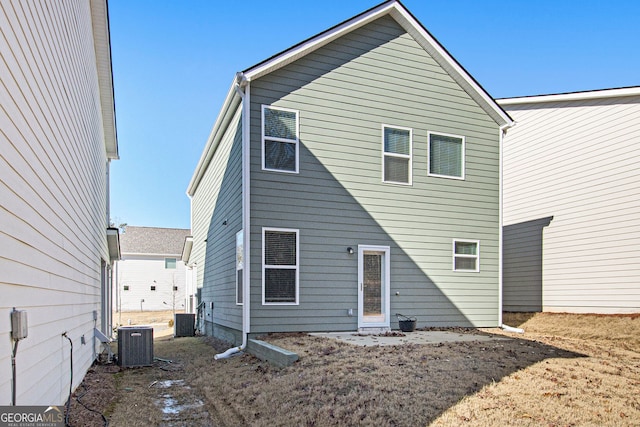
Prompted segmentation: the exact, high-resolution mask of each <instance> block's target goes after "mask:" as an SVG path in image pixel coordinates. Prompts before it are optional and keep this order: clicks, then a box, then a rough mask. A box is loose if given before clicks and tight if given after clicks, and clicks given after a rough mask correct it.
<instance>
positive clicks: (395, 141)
mask: <svg viewBox="0 0 640 427" xmlns="http://www.w3.org/2000/svg"><path fill="white" fill-rule="evenodd" d="M383 130H384V138H383V143H384V171H383V174H384V178H383V181H385V182H396V183H401V184H409V183H410V182H411V131H410V130H409V129H397V128H391V127H386V126H385V127H383Z"/></svg>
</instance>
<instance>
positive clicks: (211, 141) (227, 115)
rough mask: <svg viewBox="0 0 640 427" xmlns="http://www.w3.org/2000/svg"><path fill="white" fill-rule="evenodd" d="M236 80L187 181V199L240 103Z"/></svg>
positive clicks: (193, 190)
mask: <svg viewBox="0 0 640 427" xmlns="http://www.w3.org/2000/svg"><path fill="white" fill-rule="evenodd" d="M236 80H237V78H236V77H234V79H233V81H232V82H231V87H230V88H229V92H227V97H226V98H225V100H224V103H223V104H222V109H221V110H220V113H219V114H218V118H217V119H216V122H215V123H214V125H213V128H212V129H211V133H210V134H209V138H208V139H207V144H206V145H205V147H204V150H203V151H202V155H201V156H200V160H199V161H198V164H197V166H196V169H195V171H194V172H193V176H192V177H191V181H189V186H188V187H187V195H189V197H193V195H194V194H195V192H196V189H197V188H198V185H199V184H200V181H201V180H202V177H203V175H204V173H205V172H206V170H207V167H208V166H209V163H210V162H211V159H212V158H213V155H214V153H215V152H216V149H217V148H218V144H219V143H220V140H221V139H222V136H223V135H224V132H225V131H226V126H227V125H228V123H229V121H230V120H231V118H232V117H233V115H234V114H235V111H236V109H237V107H238V105H239V103H240V101H241V97H240V95H239V94H238V92H237V91H236V90H235V86H236Z"/></svg>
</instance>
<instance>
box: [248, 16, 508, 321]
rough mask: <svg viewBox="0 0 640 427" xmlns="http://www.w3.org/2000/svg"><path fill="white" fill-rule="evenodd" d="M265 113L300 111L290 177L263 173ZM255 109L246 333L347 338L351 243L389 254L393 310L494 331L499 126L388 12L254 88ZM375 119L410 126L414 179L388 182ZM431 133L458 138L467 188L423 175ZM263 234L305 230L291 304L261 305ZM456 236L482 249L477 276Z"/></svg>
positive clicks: (352, 296) (353, 278)
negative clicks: (456, 254)
mask: <svg viewBox="0 0 640 427" xmlns="http://www.w3.org/2000/svg"><path fill="white" fill-rule="evenodd" d="M262 105H272V106H275V107H280V108H288V109H292V110H296V111H299V121H300V128H299V141H300V142H299V144H300V145H299V150H300V153H299V154H300V158H299V173H298V174H296V175H292V174H284V173H278V172H271V171H263V170H262V169H261V151H260V150H261V147H260V132H261V125H262V124H261V120H260V117H261V106H262ZM250 114H251V122H250V130H251V208H250V215H251V230H250V232H251V233H250V240H251V255H250V268H251V331H252V332H256V333H259V332H268V331H296V330H297V331H319V330H325V331H327V330H355V329H356V327H357V272H358V264H357V256H354V255H350V254H348V253H347V250H346V248H347V247H353V248H356V247H357V245H359V244H366V245H385V246H390V248H391V313H392V314H393V313H397V312H400V313H404V314H409V315H413V316H417V317H418V322H419V323H418V325H419V326H427V325H461V326H472V325H473V326H496V325H497V322H498V252H499V245H498V232H499V204H498V203H499V148H498V145H499V130H498V125H497V124H496V123H495V122H494V121H493V120H492V119H491V118H490V117H489V115H488V114H486V112H485V111H484V110H483V109H482V108H481V107H480V106H478V105H477V103H476V102H475V101H473V100H472V98H471V97H470V96H469V95H468V94H467V93H466V92H465V91H464V90H463V89H462V88H461V87H460V86H459V85H458V84H457V83H456V82H455V81H454V80H453V79H452V78H451V77H450V76H449V75H448V74H447V73H446V71H445V70H444V69H443V68H441V67H440V65H438V63H437V62H436V61H435V60H434V59H433V58H432V57H431V56H429V55H428V53H427V52H425V51H424V49H422V48H421V47H420V46H419V45H418V44H417V43H416V42H415V41H414V40H413V39H412V38H411V36H409V35H408V34H407V33H406V32H404V30H403V29H402V28H401V27H400V26H399V25H398V24H397V23H396V22H395V21H394V20H393V19H392V18H390V17H384V18H381V19H379V20H377V21H375V22H372V23H370V24H368V25H365V26H363V27H361V28H359V29H357V30H355V31H353V32H351V33H349V34H348V35H346V36H343V37H342V38H340V39H338V40H336V41H334V42H332V43H330V44H328V45H326V46H324V47H322V48H320V49H318V50H317V51H315V52H313V53H310V54H308V55H306V56H305V57H303V58H301V59H299V60H297V61H295V62H293V63H291V64H289V65H287V66H285V67H283V68H281V69H279V70H277V71H274V72H272V73H270V74H267V75H265V76H263V77H261V78H259V79H257V80H254V81H252V82H251V112H250ZM381 125H389V126H398V127H402V128H408V129H412V144H413V151H412V168H413V173H412V184H411V185H401V186H399V185H394V184H388V183H383V182H382V181H383V177H382V171H381V161H382V144H381V142H380V141H381V138H382V133H381V132H382V126H381ZM428 132H435V133H443V134H452V135H460V136H464V137H465V140H466V147H465V163H466V164H465V174H464V176H465V179H464V180H452V179H447V178H439V177H433V176H428V175H427V160H428V157H427V156H428V150H427V133H428ZM263 227H273V228H291V229H298V230H299V239H300V264H299V269H300V289H299V305H296V306H289V307H282V306H279V307H278V306H275V307H274V306H263V305H262V276H261V268H262V264H261V253H262V247H261V245H262V241H261V232H262V228H263ZM453 239H460V240H478V241H479V242H480V245H481V247H482V254H481V259H480V271H479V272H478V273H474V274H472V275H469V274H466V275H465V274H459V273H457V272H454V271H453V265H452V263H453V260H452V254H451V250H452V249H451V245H452V240H453ZM396 292H399V295H395V293H396ZM349 309H353V310H354V315H353V317H350V316H348V310H349ZM394 320H395V318H392V322H391V326H392V327H397V322H394Z"/></svg>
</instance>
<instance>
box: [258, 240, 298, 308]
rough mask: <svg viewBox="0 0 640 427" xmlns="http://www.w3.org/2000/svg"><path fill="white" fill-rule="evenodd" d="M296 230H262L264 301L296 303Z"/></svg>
mask: <svg viewBox="0 0 640 427" xmlns="http://www.w3.org/2000/svg"><path fill="white" fill-rule="evenodd" d="M297 240H298V232H297V231H283V230H265V231H264V240H263V243H264V260H263V261H264V262H263V265H264V271H263V276H264V302H265V303H297V287H298V283H297V282H298V254H297V247H298V244H297Z"/></svg>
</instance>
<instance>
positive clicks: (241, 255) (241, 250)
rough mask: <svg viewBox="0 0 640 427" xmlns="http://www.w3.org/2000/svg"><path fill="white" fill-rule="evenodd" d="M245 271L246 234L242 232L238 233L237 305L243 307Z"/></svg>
mask: <svg viewBox="0 0 640 427" xmlns="http://www.w3.org/2000/svg"><path fill="white" fill-rule="evenodd" d="M243 271H244V232H243V230H240V231H238V232H237V233H236V304H238V305H242V303H243V298H242V288H243V281H242V280H243V278H242V273H243Z"/></svg>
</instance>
